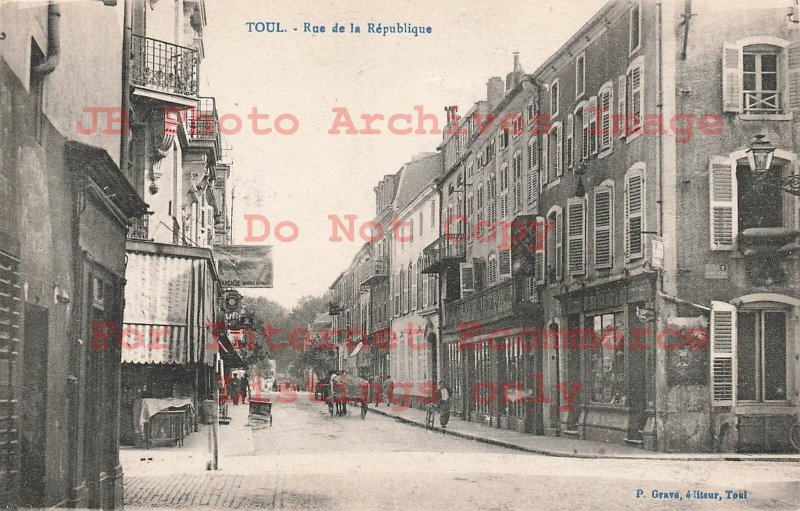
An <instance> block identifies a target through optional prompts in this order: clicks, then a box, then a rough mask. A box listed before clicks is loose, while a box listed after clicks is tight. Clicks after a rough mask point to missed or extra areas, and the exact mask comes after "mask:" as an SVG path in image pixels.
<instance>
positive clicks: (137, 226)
mask: <svg viewBox="0 0 800 511" xmlns="http://www.w3.org/2000/svg"><path fill="white" fill-rule="evenodd" d="M149 226H150V216H149V215H144V216H142V217H140V218H136V219H134V220H133V223H132V224H131V225H130V226H129V227H128V239H132V240H144V241H149V240H150V235H149Z"/></svg>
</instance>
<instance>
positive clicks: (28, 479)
mask: <svg viewBox="0 0 800 511" xmlns="http://www.w3.org/2000/svg"><path fill="white" fill-rule="evenodd" d="M48 330H49V320H48V311H47V309H45V308H43V307H39V306H36V305H30V304H26V305H25V323H24V331H23V332H24V341H23V357H22V360H23V363H22V364H23V365H22V367H23V373H22V374H23V376H22V402H21V403H20V404H21V409H22V427H21V440H22V442H21V455H22V456H21V463H22V466H21V468H22V470H21V471H20V486H21V488H20V501H21V504H22V506H24V507H42V506H44V505H45V462H46V456H45V454H46V450H45V448H46V445H47V430H46V427H47V407H46V403H47V351H48V350H47V341H48Z"/></svg>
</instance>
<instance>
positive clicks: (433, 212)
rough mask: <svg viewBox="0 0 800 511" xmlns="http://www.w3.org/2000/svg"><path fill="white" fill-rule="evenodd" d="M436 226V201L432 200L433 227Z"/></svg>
mask: <svg viewBox="0 0 800 511" xmlns="http://www.w3.org/2000/svg"><path fill="white" fill-rule="evenodd" d="M433 227H436V201H432V202H431V228H433Z"/></svg>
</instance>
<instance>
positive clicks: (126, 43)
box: [119, 0, 177, 207]
mask: <svg viewBox="0 0 800 511" xmlns="http://www.w3.org/2000/svg"><path fill="white" fill-rule="evenodd" d="M131 8H132V6H131V0H125V4H124V5H123V9H122V11H123V14H122V59H121V63H122V97H121V99H120V107H121V110H122V122H123V128H122V135H121V136H120V139H119V168H120V170H122V173H123V174H124V175H125V177H128V158H129V155H128V151H129V144H128V140H129V139H130V137H132V136H133V134H132V133H131V132H130V123H129V122H128V119H129V117H130V100H131V98H130V76H129V74H128V60H129V59H130V54H131V50H130V47H131V30H129V27H128V25H130V23H131ZM131 184H133V185H134V186H136V183H131ZM137 191H138V190H137ZM176 207H177V205H176Z"/></svg>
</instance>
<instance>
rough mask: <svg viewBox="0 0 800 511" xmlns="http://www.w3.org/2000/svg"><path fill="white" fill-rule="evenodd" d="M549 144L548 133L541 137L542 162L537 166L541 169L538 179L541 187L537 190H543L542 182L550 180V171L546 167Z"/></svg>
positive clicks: (548, 157)
mask: <svg viewBox="0 0 800 511" xmlns="http://www.w3.org/2000/svg"><path fill="white" fill-rule="evenodd" d="M549 146H550V135H544V136H543V137H542V163H541V164H540V165H539V168H540V169H542V175H541V179H540V180H539V181H540V184H541V188H540V190H539V191H541V190H543V189H544V184H545V183H547V182H549V180H550V172H549V171H548V168H549V167H548V164H549V161H548V160H550V154H548V153H549Z"/></svg>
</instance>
